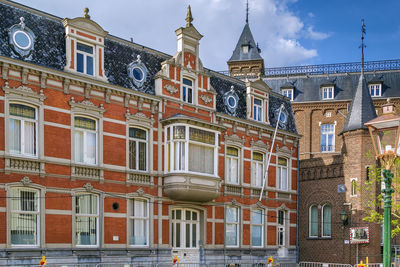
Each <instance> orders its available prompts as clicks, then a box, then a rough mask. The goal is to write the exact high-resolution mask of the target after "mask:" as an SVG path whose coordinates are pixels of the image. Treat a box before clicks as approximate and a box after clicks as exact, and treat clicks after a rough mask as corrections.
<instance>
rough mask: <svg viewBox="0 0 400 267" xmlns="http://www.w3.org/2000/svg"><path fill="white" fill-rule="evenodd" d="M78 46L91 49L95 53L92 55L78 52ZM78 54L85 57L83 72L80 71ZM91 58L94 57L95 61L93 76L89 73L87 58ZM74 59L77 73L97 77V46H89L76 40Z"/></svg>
mask: <svg viewBox="0 0 400 267" xmlns="http://www.w3.org/2000/svg"><path fill="white" fill-rule="evenodd" d="M78 44H81V45H85V46H89V47H91V48H92V50H93V53H91V54H90V53H88V52H86V51H82V50H78ZM78 54H81V55H82V56H83V66H82V68H83V72H81V71H79V70H78ZM89 56H90V57H92V60H93V62H92V64H93V65H92V72H93V73H92V74H90V73H87V57H89ZM74 57H75V62H76V72H77V73H81V74H85V75H89V76H96V46H95V45H93V44H89V43H86V42H82V40H76V42H75V55H74Z"/></svg>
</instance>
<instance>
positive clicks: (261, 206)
mask: <svg viewBox="0 0 400 267" xmlns="http://www.w3.org/2000/svg"><path fill="white" fill-rule="evenodd" d="M256 205H257V207H258V208H260V209H263V208H264V205H263V204H262V203H261V201H257V204H256Z"/></svg>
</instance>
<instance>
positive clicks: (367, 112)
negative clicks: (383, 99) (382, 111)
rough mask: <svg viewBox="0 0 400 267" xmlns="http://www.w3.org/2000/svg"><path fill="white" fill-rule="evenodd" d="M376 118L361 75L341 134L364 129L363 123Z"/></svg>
mask: <svg viewBox="0 0 400 267" xmlns="http://www.w3.org/2000/svg"><path fill="white" fill-rule="evenodd" d="M374 118H376V111H375V107H374V103H373V102H372V98H371V96H370V94H369V92H368V86H367V83H366V81H365V78H364V75H363V73H361V75H360V78H359V80H358V85H357V89H356V92H355V94H354V97H353V99H352V102H351V108H350V113H349V115H348V116H347V119H346V123H345V125H344V127H343V131H342V132H348V131H354V130H358V129H366V128H367V127H366V126H365V125H364V123H366V122H368V121H370V120H372V119H374Z"/></svg>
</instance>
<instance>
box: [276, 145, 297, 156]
mask: <svg viewBox="0 0 400 267" xmlns="http://www.w3.org/2000/svg"><path fill="white" fill-rule="evenodd" d="M276 151H277V152H281V153H285V154H288V155H291V154H292V153H293V150H292V149H290V148H288V147H287V146H283V147H279V146H278V145H277V146H276Z"/></svg>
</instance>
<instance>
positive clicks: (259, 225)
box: [250, 209, 265, 248]
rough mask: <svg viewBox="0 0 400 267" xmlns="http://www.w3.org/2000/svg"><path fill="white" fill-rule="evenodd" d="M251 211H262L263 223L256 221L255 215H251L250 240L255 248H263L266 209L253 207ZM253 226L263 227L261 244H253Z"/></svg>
mask: <svg viewBox="0 0 400 267" xmlns="http://www.w3.org/2000/svg"><path fill="white" fill-rule="evenodd" d="M250 212H252V213H254V212H258V213H261V223H254V222H253V217H252V216H251V215H250V233H251V234H250V242H251V246H252V247H255V248H262V247H264V217H265V210H264V209H251V210H250ZM253 226H255V227H261V245H258V246H256V245H254V244H253Z"/></svg>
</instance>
